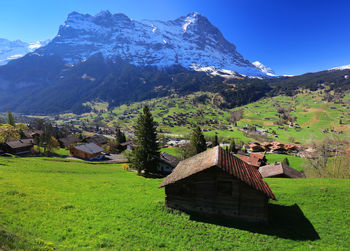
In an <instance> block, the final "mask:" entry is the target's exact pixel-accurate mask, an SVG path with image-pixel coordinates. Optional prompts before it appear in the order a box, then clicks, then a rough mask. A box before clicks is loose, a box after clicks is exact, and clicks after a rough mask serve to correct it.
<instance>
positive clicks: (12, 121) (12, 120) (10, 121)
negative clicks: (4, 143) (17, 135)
mask: <svg viewBox="0 0 350 251" xmlns="http://www.w3.org/2000/svg"><path fill="white" fill-rule="evenodd" d="M7 124H9V125H12V126H16V123H15V118H14V117H13V114H12V112H11V111H10V110H8V111H7Z"/></svg>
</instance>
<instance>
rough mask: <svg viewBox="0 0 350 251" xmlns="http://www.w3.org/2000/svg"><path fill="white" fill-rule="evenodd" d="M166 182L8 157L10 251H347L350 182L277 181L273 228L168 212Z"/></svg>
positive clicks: (0, 221)
mask: <svg viewBox="0 0 350 251" xmlns="http://www.w3.org/2000/svg"><path fill="white" fill-rule="evenodd" d="M161 181H162V180H161V179H146V178H143V177H140V176H137V175H136V173H134V172H130V171H124V170H123V169H122V168H121V166H120V165H113V164H111V165H107V164H89V163H84V162H79V161H75V162H69V161H63V160H60V159H50V158H5V157H0V243H1V244H2V245H0V248H1V247H2V248H5V249H6V248H11V249H25V250H53V249H58V250H67V249H76V248H81V249H98V248H106V249H128V250H140V249H149V250H155V249H170V250H188V249H192V250H228V249H229V250H232V249H240V250H257V249H259V250H291V249H294V250H306V249H315V250H346V249H348V247H349V246H350V229H349V225H350V215H349V212H350V196H349V194H350V180H340V179H267V180H266V181H267V182H268V184H269V185H270V186H271V188H272V190H273V192H274V193H275V195H276V197H277V198H278V201H277V202H273V204H272V205H271V206H270V224H269V225H256V224H244V223H228V222H227V221H226V222H220V221H217V222H211V221H208V220H205V219H200V218H193V217H190V216H188V215H187V214H183V213H180V212H177V211H175V212H171V211H170V210H168V209H165V208H164V206H163V204H164V189H158V188H157V187H158V185H159V184H160V183H161Z"/></svg>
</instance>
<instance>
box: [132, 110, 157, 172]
mask: <svg viewBox="0 0 350 251" xmlns="http://www.w3.org/2000/svg"><path fill="white" fill-rule="evenodd" d="M135 136H136V145H137V146H136V148H135V150H134V153H133V158H132V164H133V166H134V167H135V168H136V169H137V171H138V174H141V171H142V170H144V171H145V174H148V173H150V172H154V171H156V169H157V165H158V159H159V154H160V153H159V147H158V142H157V132H156V124H155V122H154V121H153V117H152V114H151V112H150V110H149V108H148V106H145V107H144V108H143V113H141V114H140V116H139V117H138V119H137V122H136V130H135Z"/></svg>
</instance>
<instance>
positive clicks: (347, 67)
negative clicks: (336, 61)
mask: <svg viewBox="0 0 350 251" xmlns="http://www.w3.org/2000/svg"><path fill="white" fill-rule="evenodd" d="M349 69H350V64H348V65H343V66H338V67H334V68H331V69H329V71H337V70H339V71H341V70H349Z"/></svg>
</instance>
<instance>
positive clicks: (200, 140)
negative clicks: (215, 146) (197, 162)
mask: <svg viewBox="0 0 350 251" xmlns="http://www.w3.org/2000/svg"><path fill="white" fill-rule="evenodd" d="M190 141H191V145H192V146H193V147H194V149H195V151H196V153H197V154H198V153H201V152H204V151H205V150H207V143H206V141H205V138H204V135H203V133H202V130H201V128H200V127H199V126H197V127H196V128H195V129H194V130H193V132H192V135H191V140H190Z"/></svg>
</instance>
